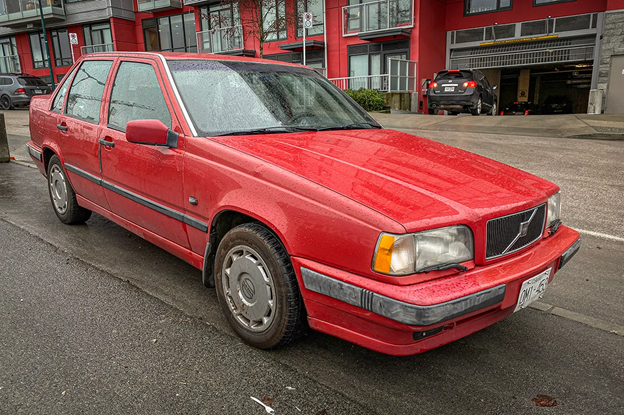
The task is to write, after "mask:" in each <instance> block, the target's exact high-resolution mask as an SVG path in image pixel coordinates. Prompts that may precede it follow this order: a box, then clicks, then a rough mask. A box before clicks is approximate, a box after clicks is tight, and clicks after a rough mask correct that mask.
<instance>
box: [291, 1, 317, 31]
mask: <svg viewBox="0 0 624 415" xmlns="http://www.w3.org/2000/svg"><path fill="white" fill-rule="evenodd" d="M295 5H296V11H295V22H296V26H297V37H303V13H305V12H309V13H312V27H311V28H310V29H308V32H307V33H306V36H314V35H320V34H323V1H322V0H297V2H296V3H295Z"/></svg>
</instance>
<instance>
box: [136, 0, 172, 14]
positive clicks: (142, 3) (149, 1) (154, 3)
mask: <svg viewBox="0 0 624 415" xmlns="http://www.w3.org/2000/svg"><path fill="white" fill-rule="evenodd" d="M138 4H139V11H140V12H146V11H154V10H171V9H181V8H182V1H181V0H138Z"/></svg>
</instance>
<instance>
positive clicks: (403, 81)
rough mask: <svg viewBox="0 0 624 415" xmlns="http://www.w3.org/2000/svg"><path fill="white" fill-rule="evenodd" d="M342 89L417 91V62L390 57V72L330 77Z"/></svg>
mask: <svg viewBox="0 0 624 415" xmlns="http://www.w3.org/2000/svg"><path fill="white" fill-rule="evenodd" d="M330 81H331V82H333V83H334V85H336V86H337V87H338V88H340V89H343V90H344V89H360V88H365V89H376V90H378V91H381V92H416V91H417V89H416V87H417V85H416V83H417V80H416V62H415V61H409V60H406V59H388V73H387V74H381V75H367V76H348V77H345V78H333V79H330Z"/></svg>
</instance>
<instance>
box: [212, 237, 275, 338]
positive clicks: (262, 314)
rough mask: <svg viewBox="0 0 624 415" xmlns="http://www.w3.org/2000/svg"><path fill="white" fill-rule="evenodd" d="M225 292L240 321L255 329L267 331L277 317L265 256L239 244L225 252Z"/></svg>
mask: <svg viewBox="0 0 624 415" xmlns="http://www.w3.org/2000/svg"><path fill="white" fill-rule="evenodd" d="M221 281H222V284H223V292H224V293H225V298H226V301H227V303H228V306H229V308H230V311H231V312H232V314H233V315H234V317H235V318H236V319H237V320H238V322H239V323H240V324H241V325H242V326H243V327H245V328H246V329H247V330H250V331H253V332H261V331H265V330H266V329H268V328H269V326H270V325H271V323H272V322H273V319H274V318H275V287H274V284H273V278H272V277H271V273H270V272H269V269H268V267H267V265H266V264H265V262H264V260H263V259H262V257H261V256H260V255H259V254H258V253H257V252H256V251H254V250H253V249H251V248H249V247H248V246H244V245H239V246H235V247H234V248H232V249H230V251H229V252H228V253H227V255H226V256H225V262H224V264H223V270H222V278H221Z"/></svg>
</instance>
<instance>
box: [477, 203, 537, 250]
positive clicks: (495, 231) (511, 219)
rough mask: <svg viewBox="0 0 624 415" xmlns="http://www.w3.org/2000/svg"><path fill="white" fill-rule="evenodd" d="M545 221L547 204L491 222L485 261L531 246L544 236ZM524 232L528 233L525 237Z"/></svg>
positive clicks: (488, 226)
mask: <svg viewBox="0 0 624 415" xmlns="http://www.w3.org/2000/svg"><path fill="white" fill-rule="evenodd" d="M545 219H546V204H543V205H540V206H537V207H534V208H531V209H528V210H525V211H523V212H519V213H513V214H511V215H507V216H503V217H500V218H496V219H491V220H489V221H488V223H487V245H486V250H485V259H492V258H496V257H500V256H503V255H507V254H511V253H512V252H515V251H517V250H519V249H522V248H524V247H526V246H529V245H531V244H532V243H533V242H535V241H537V240H538V239H539V238H540V237H541V236H542V233H543V232H544V221H545ZM529 220H530V222H528V221H529ZM527 222H528V224H527ZM523 228H524V229H523ZM523 230H525V231H526V234H525V235H522V231H523Z"/></svg>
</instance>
